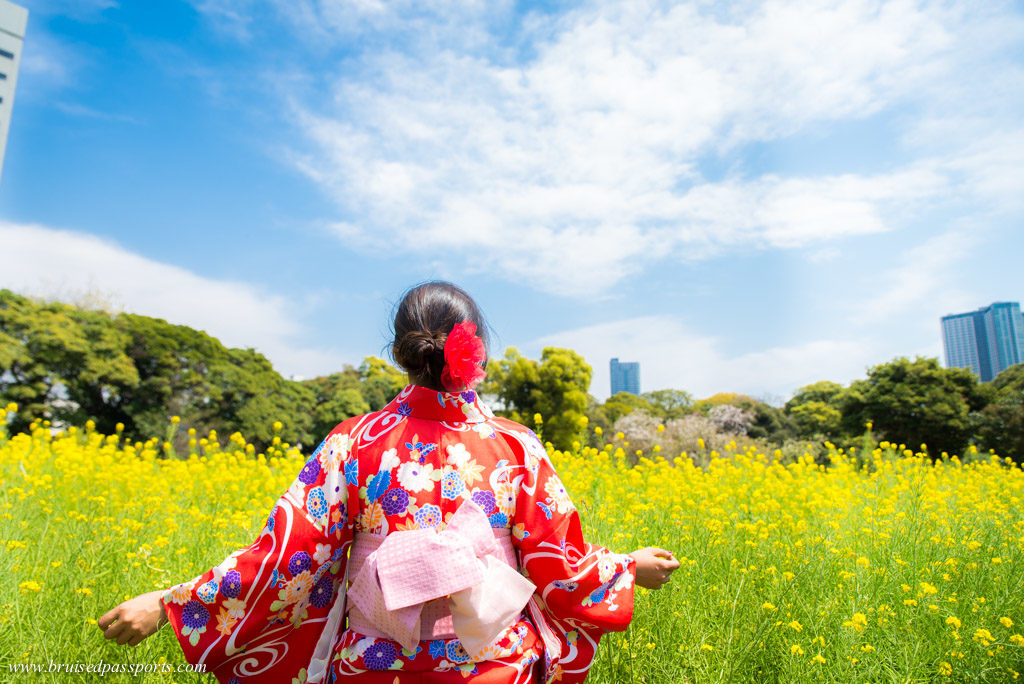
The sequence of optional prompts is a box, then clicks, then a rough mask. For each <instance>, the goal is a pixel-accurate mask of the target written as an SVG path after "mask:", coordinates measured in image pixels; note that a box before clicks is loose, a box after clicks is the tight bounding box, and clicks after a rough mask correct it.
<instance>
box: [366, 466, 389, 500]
mask: <svg viewBox="0 0 1024 684" xmlns="http://www.w3.org/2000/svg"><path fill="white" fill-rule="evenodd" d="M390 484H391V473H390V472H388V471H387V470H381V471H380V472H379V473H377V474H376V475H374V476H373V477H371V478H370V483H369V484H368V485H367V487H366V499H367V501H370V502H371V503H372V502H374V501H376V500H377V499H379V498H381V497H382V496H384V492H386V491H387V490H388V485H390Z"/></svg>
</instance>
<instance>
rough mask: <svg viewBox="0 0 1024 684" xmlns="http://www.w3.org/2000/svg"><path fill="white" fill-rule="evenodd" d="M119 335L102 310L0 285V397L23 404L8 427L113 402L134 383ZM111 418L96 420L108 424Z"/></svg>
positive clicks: (75, 415)
mask: <svg viewBox="0 0 1024 684" xmlns="http://www.w3.org/2000/svg"><path fill="white" fill-rule="evenodd" d="M125 342H126V337H125V336H124V335H123V333H121V332H120V331H118V330H116V329H114V328H113V327H112V326H111V325H110V324H109V317H108V316H107V315H106V314H103V313H99V312H95V311H85V310H82V309H77V308H75V307H73V306H69V305H67V304H60V303H49V304H38V303H36V302H34V301H32V300H31V299H28V298H26V297H22V296H19V295H17V294H14V293H13V292H11V291H9V290H0V397H2V398H3V400H6V401H15V402H17V403H18V404H19V405H20V406H21V410H20V411H19V413H18V416H17V417H16V418H15V420H14V423H13V424H12V425H11V428H12V429H13V430H15V431H21V430H24V429H25V428H26V427H27V425H28V424H29V423H30V422H32V421H33V420H41V419H49V420H54V421H58V422H67V423H75V424H80V423H84V422H85V420H86V419H88V418H89V417H93V413H92V412H91V411H90V408H91V407H92V406H93V405H96V404H102V403H109V404H111V405H117V404H118V403H119V402H120V401H121V399H122V396H121V394H122V390H123V389H124V388H131V387H135V386H138V384H139V376H138V373H137V372H136V370H135V368H134V367H133V365H132V363H131V360H130V359H129V358H128V357H127V356H126V354H125V353H124V346H125ZM115 422H116V420H111V421H106V422H105V423H104V424H103V425H102V427H103V429H109V430H111V431H112V430H113V427H114V423H115ZM107 423H109V424H107Z"/></svg>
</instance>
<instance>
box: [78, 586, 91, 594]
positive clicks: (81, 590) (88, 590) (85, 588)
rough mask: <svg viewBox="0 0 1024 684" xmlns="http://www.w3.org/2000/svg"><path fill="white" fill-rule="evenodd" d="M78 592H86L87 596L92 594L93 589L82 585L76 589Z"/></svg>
mask: <svg viewBox="0 0 1024 684" xmlns="http://www.w3.org/2000/svg"><path fill="white" fill-rule="evenodd" d="M75 593H76V594H85V595H86V596H92V589H90V588H89V587H82V588H81V589H75Z"/></svg>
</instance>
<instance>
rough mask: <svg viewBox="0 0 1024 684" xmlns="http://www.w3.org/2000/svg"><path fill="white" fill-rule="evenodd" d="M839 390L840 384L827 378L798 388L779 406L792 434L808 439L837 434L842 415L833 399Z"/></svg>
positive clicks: (833, 436) (829, 436)
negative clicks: (782, 406) (787, 420)
mask: <svg viewBox="0 0 1024 684" xmlns="http://www.w3.org/2000/svg"><path fill="white" fill-rule="evenodd" d="M842 391H843V386H842V385H840V384H839V383H837V382H830V381H828V380H823V381H821V382H816V383H814V384H811V385H807V386H805V387H801V388H800V389H798V390H797V391H796V393H795V394H794V395H793V398H792V399H790V400H789V401H787V402H786V406H785V407H784V409H783V410H784V412H785V414H786V415H787V416H789V419H790V422H791V423H792V425H793V429H794V431H795V432H796V435H797V436H798V437H802V438H808V439H809V438H813V437H816V436H823V437H826V438H835V437H836V436H838V435H839V433H840V428H841V425H842V418H843V415H842V413H841V412H840V411H839V409H838V408H837V406H836V399H837V397H838V396H839V395H840V394H841V393H842Z"/></svg>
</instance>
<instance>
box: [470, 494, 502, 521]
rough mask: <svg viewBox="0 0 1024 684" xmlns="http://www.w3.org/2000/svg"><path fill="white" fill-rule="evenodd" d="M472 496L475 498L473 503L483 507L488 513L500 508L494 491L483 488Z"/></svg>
mask: <svg viewBox="0 0 1024 684" xmlns="http://www.w3.org/2000/svg"><path fill="white" fill-rule="evenodd" d="M471 498H472V499H473V503H475V504H476V505H477V506H479V507H480V508H482V509H483V511H484V513H486V514H487V515H490V514H491V513H493V512H494V511H496V510H498V502H497V501H496V500H495V498H494V492H489V491H487V490H486V489H482V490H480V491H479V492H473V496H472V497H471Z"/></svg>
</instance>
